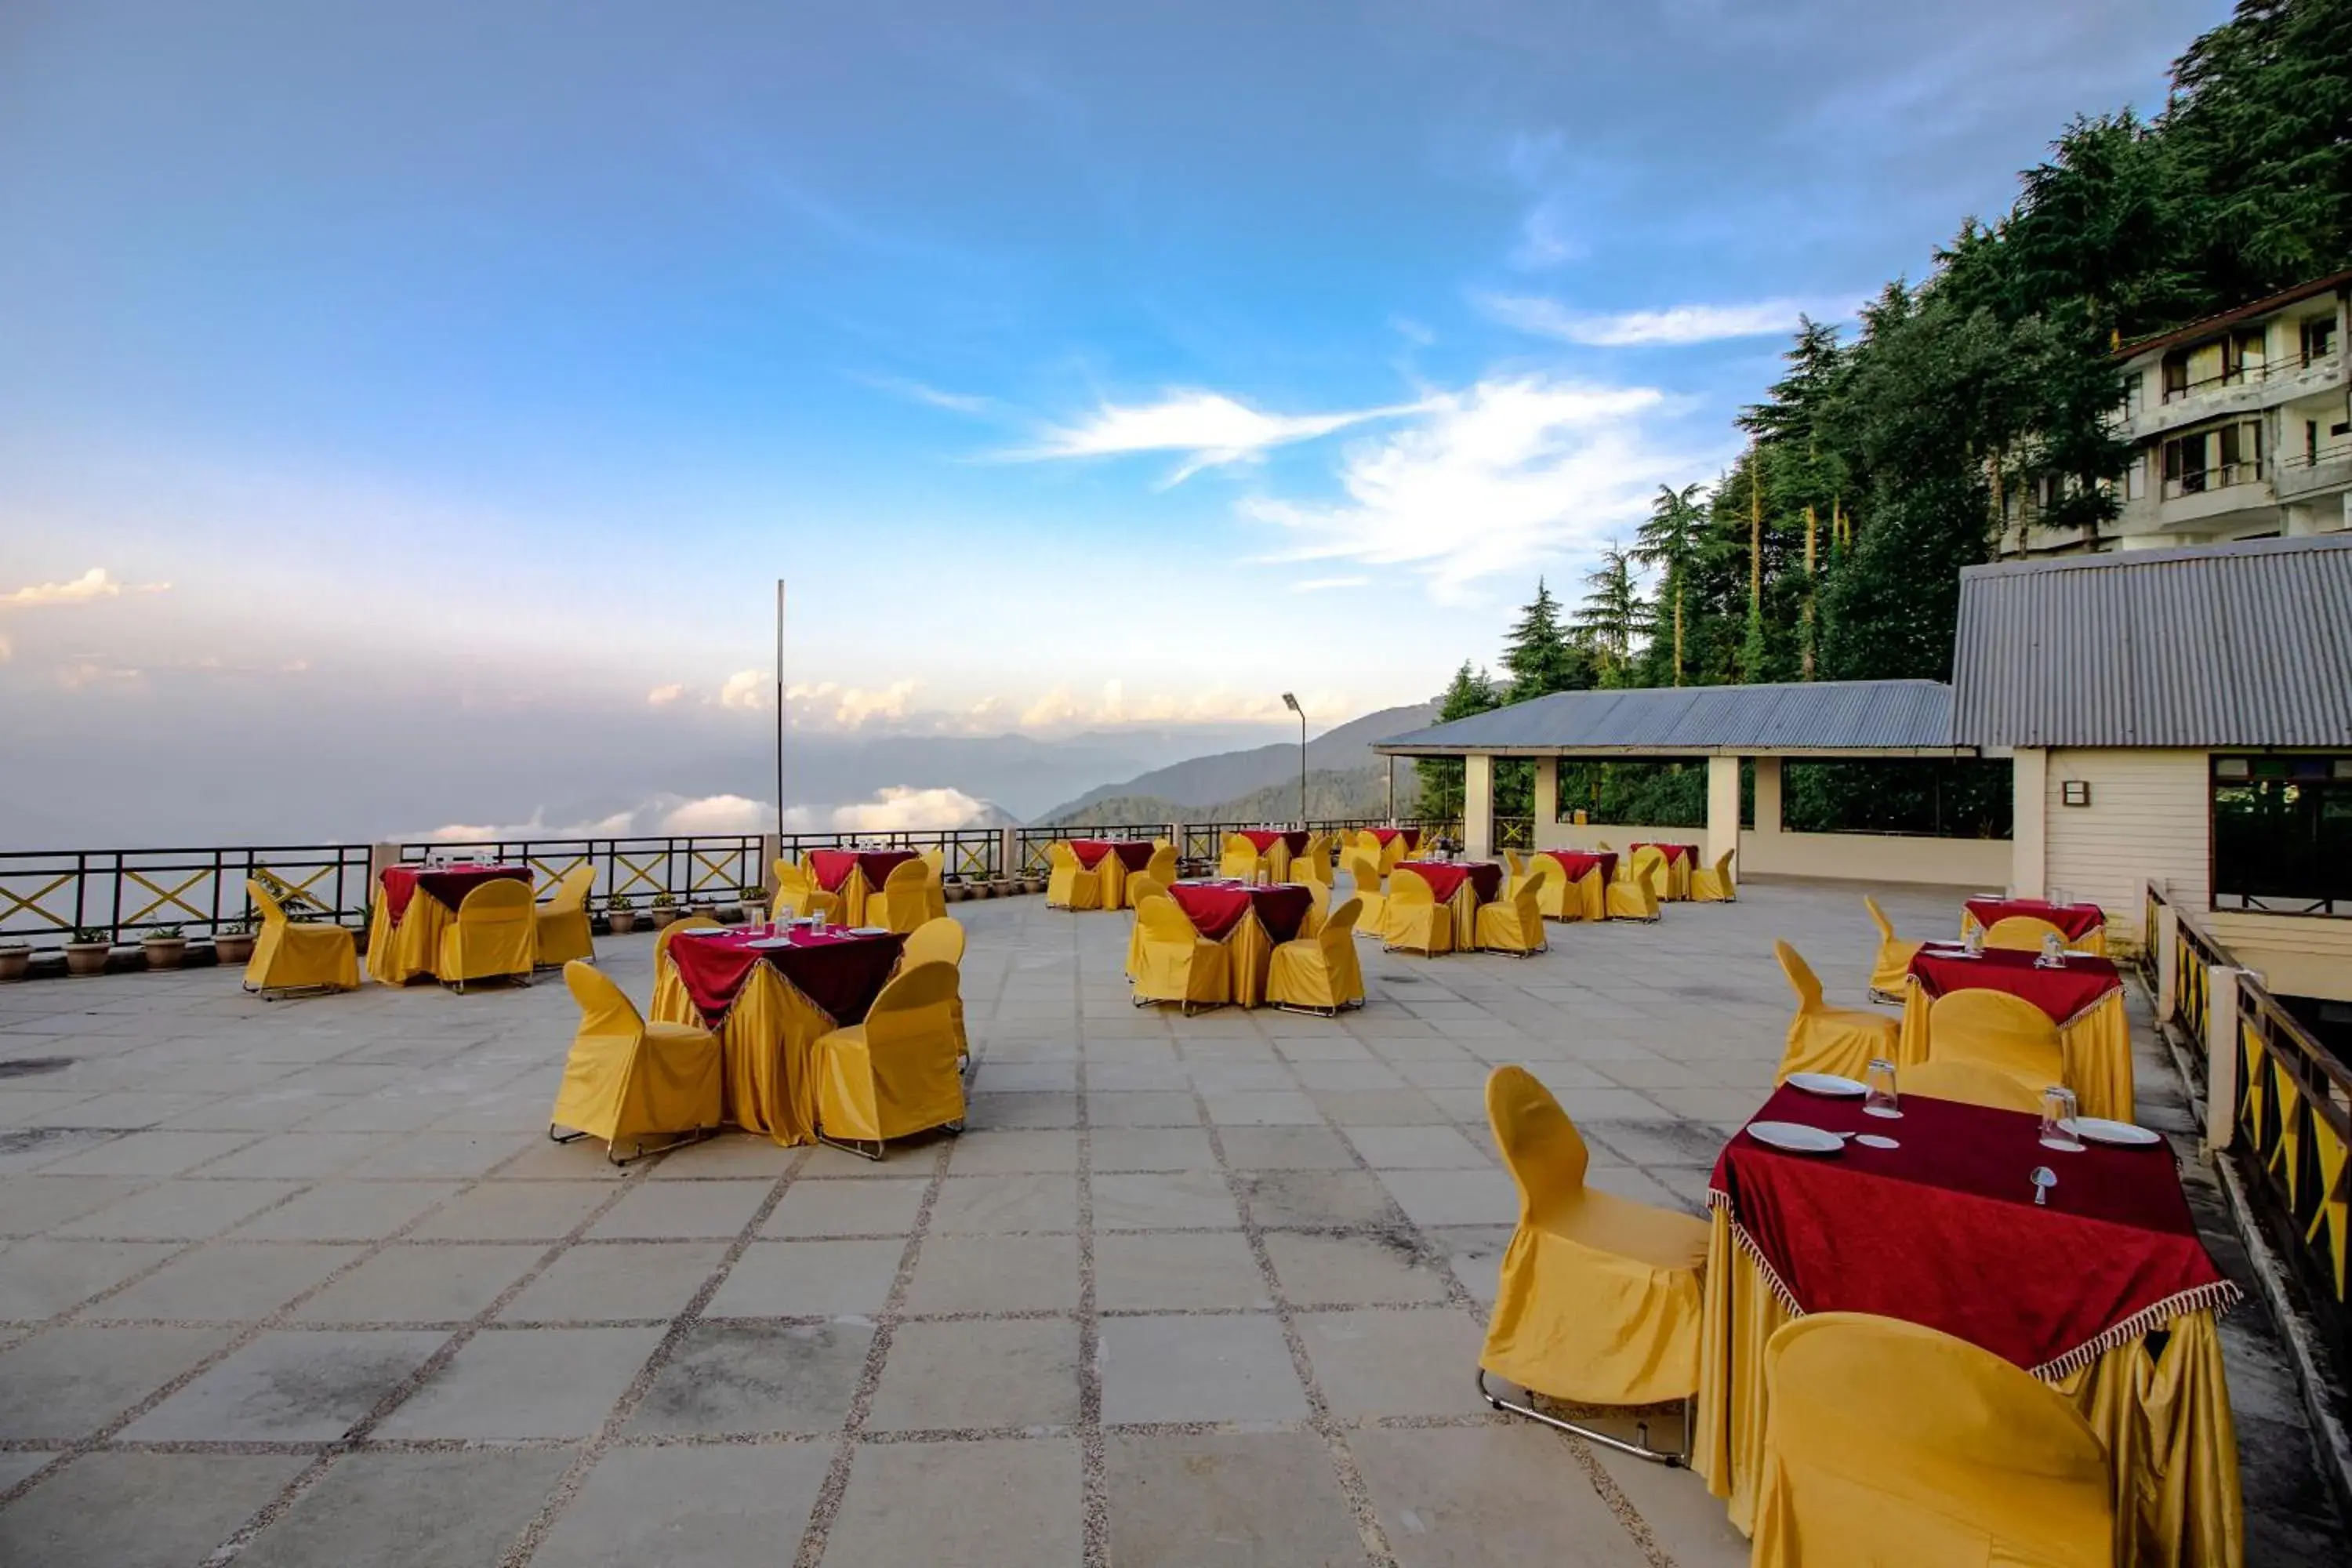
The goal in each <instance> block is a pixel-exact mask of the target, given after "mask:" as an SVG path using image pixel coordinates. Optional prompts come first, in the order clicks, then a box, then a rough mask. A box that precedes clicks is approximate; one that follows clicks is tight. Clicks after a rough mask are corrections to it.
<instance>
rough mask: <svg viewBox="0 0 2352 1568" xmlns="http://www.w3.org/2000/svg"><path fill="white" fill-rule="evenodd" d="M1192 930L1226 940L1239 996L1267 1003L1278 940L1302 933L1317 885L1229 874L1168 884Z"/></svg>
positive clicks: (1244, 1002)
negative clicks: (1261, 882)
mask: <svg viewBox="0 0 2352 1568" xmlns="http://www.w3.org/2000/svg"><path fill="white" fill-rule="evenodd" d="M1168 896H1169V897H1170V898H1171V899H1173V900H1176V907H1177V908H1178V909H1180V910H1183V911H1184V918H1185V919H1187V920H1189V921H1192V929H1193V930H1194V931H1199V932H1200V933H1201V934H1202V936H1204V937H1207V938H1208V939H1209V940H1210V941H1211V942H1222V943H1223V944H1224V948H1225V962H1226V964H1227V965H1228V967H1229V968H1230V970H1231V973H1232V974H1233V983H1234V1002H1235V1003H1236V1004H1238V1005H1241V1006H1244V1007H1256V1006H1260V1005H1264V1003H1265V976H1266V970H1267V968H1268V967H1269V966H1270V965H1271V964H1272V963H1273V962H1274V950H1275V947H1276V944H1278V943H1281V942H1289V941H1292V940H1294V939H1295V938H1297V936H1298V935H1300V934H1301V931H1302V929H1303V928H1304V927H1305V926H1306V924H1307V915H1308V913H1309V912H1310V911H1311V910H1313V909H1314V908H1315V894H1314V891H1313V889H1309V888H1307V886H1306V885H1305V884H1303V883H1298V882H1276V883H1275V884H1273V885H1272V886H1265V887H1260V886H1252V885H1251V884H1249V883H1247V882H1240V881H1234V880H1232V879H1227V878H1222V877H1220V878H1209V879H1196V880H1191V881H1181V882H1177V883H1175V884H1173V885H1172V886H1171V887H1170V888H1169V889H1168Z"/></svg>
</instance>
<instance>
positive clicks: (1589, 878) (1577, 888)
mask: <svg viewBox="0 0 2352 1568" xmlns="http://www.w3.org/2000/svg"><path fill="white" fill-rule="evenodd" d="M1570 891H1571V892H1572V893H1573V894H1574V896H1575V897H1576V898H1577V899H1579V900H1581V901H1582V904H1583V908H1584V918H1585V919H1586V920H1589V921H1605V920H1607V919H1608V918H1609V884H1608V883H1606V882H1604V881H1602V880H1601V868H1600V867H1598V866H1595V867H1593V868H1591V870H1589V871H1587V872H1585V874H1584V875H1583V876H1581V877H1579V878H1578V879H1576V882H1575V885H1574V886H1573V887H1572V888H1571V889H1570Z"/></svg>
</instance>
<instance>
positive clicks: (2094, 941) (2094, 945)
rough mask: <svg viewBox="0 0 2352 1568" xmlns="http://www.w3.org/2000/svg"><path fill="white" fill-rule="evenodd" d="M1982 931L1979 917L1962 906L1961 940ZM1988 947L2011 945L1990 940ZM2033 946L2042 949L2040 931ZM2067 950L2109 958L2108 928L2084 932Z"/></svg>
mask: <svg viewBox="0 0 2352 1568" xmlns="http://www.w3.org/2000/svg"><path fill="white" fill-rule="evenodd" d="M1982 929H1983V928H1982V927H1981V926H1980V925H1979V924H1978V922H1977V917H1976V916H1975V915H1973V914H1971V913H1970V912H1969V909H1968V906H1967V905H1965V904H1963V905H1961V906H1960V937H1961V939H1962V940H1963V941H1965V940H1967V937H1968V934H1969V932H1970V931H1980V930H1982ZM2052 929H2053V930H2055V929H2056V928H2055V926H2053V927H2052ZM2060 934H2061V935H2062V936H2063V934H2064V933H2063V931H2062V932H2060ZM1987 945H1988V946H2003V945H2009V944H2005V943H1998V942H1991V941H1990V939H1988V941H1987ZM2032 945H2033V946H2034V947H2035V948H2037V949H2038V948H2040V947H2041V945H2042V935H2041V933H2040V932H2039V931H2037V932H2035V933H2034V938H2033V943H2032ZM2066 950H2067V951H2068V952H2093V953H2096V954H2098V955H2099V956H2100V957H2101V958H2105V957H2106V956H2107V928H2106V927H2105V925H2104V924H2100V925H2095V926H2093V927H2092V928H2091V929H2090V930H2089V931H2084V933H2083V934H2082V935H2081V936H2080V937H2077V938H2075V939H2074V941H2072V942H2067V944H2066Z"/></svg>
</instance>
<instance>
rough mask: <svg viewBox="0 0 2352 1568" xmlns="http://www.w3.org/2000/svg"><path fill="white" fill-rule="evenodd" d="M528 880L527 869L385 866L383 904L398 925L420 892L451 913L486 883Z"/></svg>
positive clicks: (515, 867)
mask: <svg viewBox="0 0 2352 1568" xmlns="http://www.w3.org/2000/svg"><path fill="white" fill-rule="evenodd" d="M501 881H511V882H528V881H530V867H528V866H436V867H432V868H426V867H424V866H386V867H385V868H383V903H384V908H385V909H386V910H389V911H390V912H391V914H392V923H393V924H394V925H398V924H399V923H400V920H401V917H402V916H403V915H405V914H406V913H408V900H410V899H412V898H415V896H416V894H417V893H418V892H419V891H420V890H421V891H423V892H425V893H427V894H430V895H431V896H432V898H433V899H434V900H435V901H436V902H438V903H442V904H446V905H447V906H448V907H449V908H450V909H451V910H455V909H457V906H458V905H459V904H461V903H464V902H465V901H466V895H467V893H470V892H472V891H473V890H474V889H476V888H478V887H480V886H481V885H482V884H483V883H485V882H501Z"/></svg>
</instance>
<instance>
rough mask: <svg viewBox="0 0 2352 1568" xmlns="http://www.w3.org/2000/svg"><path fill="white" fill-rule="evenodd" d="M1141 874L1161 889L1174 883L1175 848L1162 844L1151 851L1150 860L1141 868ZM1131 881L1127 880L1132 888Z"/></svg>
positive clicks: (1171, 845)
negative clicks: (1157, 884)
mask: <svg viewBox="0 0 2352 1568" xmlns="http://www.w3.org/2000/svg"><path fill="white" fill-rule="evenodd" d="M1143 874H1144V875H1145V876H1147V877H1149V878H1150V879H1152V880H1153V881H1154V882H1157V883H1159V884H1160V886H1161V887H1162V888H1165V887H1166V886H1168V884H1169V883H1171V882H1172V881H1174V880H1175V879H1176V846H1174V845H1173V844H1162V845H1160V846H1159V847H1157V848H1155V849H1153V850H1152V851H1151V858H1150V861H1148V862H1147V863H1146V864H1145V866H1144V868H1143ZM1133 881H1134V879H1132V878H1130V879H1129V886H1132V885H1133Z"/></svg>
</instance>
